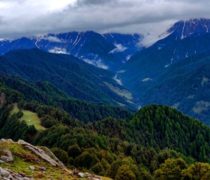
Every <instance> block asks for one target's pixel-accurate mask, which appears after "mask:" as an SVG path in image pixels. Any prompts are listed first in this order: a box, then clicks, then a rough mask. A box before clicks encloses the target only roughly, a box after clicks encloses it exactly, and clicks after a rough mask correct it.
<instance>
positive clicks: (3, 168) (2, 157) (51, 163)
mask: <svg viewBox="0 0 210 180" xmlns="http://www.w3.org/2000/svg"><path fill="white" fill-rule="evenodd" d="M14 147H15V148H14ZM18 148H19V149H20V151H23V152H25V151H27V152H29V153H30V154H21V153H19V152H17V149H18ZM14 149H16V152H15V150H14ZM17 156H18V158H19V159H20V158H21V160H22V162H23V163H25V164H27V163H28V165H27V166H25V167H24V168H25V169H23V172H31V174H30V175H26V174H27V173H23V172H16V170H15V169H14V167H15V166H19V165H16V164H15V163H17V162H16V158H17ZM29 157H30V158H31V159H29V160H28V159H27V158H29ZM32 157H33V158H32ZM34 157H35V158H34ZM24 158H26V159H24ZM43 164H45V165H46V167H45V166H42V165H43ZM10 167H11V168H10ZM50 173H52V175H51V176H50V179H62V180H63V179H64V180H65V179H68V180H71V179H72V180H73V179H81V178H82V179H89V180H103V179H104V178H102V177H100V176H96V175H93V174H90V173H83V172H80V171H78V170H73V171H71V170H69V169H68V168H66V166H65V165H64V164H63V163H62V162H61V161H60V160H59V159H58V158H57V157H56V156H55V155H54V154H53V153H52V152H51V151H50V150H49V149H48V148H46V147H37V146H33V145H31V144H29V143H27V142H25V141H23V140H19V141H18V142H14V141H13V140H11V139H8V140H6V139H1V140H0V180H32V179H49V174H50ZM53 173H56V176H54V175H55V174H53ZM28 174H29V173H28ZM35 176H36V177H35ZM106 179H109V178H106Z"/></svg>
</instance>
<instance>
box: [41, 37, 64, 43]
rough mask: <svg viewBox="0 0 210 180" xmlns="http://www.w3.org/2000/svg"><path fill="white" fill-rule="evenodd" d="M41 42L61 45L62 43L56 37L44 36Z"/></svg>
mask: <svg viewBox="0 0 210 180" xmlns="http://www.w3.org/2000/svg"><path fill="white" fill-rule="evenodd" d="M42 40H47V41H49V42H55V43H63V41H62V40H61V39H59V38H58V37H56V36H45V37H43V38H42Z"/></svg>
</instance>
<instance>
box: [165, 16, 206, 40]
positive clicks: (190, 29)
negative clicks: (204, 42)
mask: <svg viewBox="0 0 210 180" xmlns="http://www.w3.org/2000/svg"><path fill="white" fill-rule="evenodd" d="M167 32H168V33H170V34H172V35H173V37H175V39H176V40H179V39H185V38H188V37H192V36H201V35H204V34H206V33H210V19H206V18H199V19H189V20H181V21H178V22H176V23H175V24H174V25H173V26H172V27H171V28H169V30H168V31H167Z"/></svg>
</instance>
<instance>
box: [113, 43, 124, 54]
mask: <svg viewBox="0 0 210 180" xmlns="http://www.w3.org/2000/svg"><path fill="white" fill-rule="evenodd" d="M114 45H115V47H116V48H115V49H113V50H112V51H110V54H114V53H120V52H124V51H125V50H126V49H127V47H125V46H123V45H122V44H114Z"/></svg>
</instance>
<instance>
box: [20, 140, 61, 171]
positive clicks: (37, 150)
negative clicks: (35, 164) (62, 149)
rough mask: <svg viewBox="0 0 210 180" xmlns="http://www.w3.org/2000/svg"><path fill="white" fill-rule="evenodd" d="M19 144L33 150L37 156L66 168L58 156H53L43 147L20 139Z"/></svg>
mask: <svg viewBox="0 0 210 180" xmlns="http://www.w3.org/2000/svg"><path fill="white" fill-rule="evenodd" d="M18 144H20V145H22V146H24V148H26V149H28V150H30V151H32V152H33V153H34V154H36V155H37V156H39V157H40V158H42V159H43V160H45V161H46V162H48V163H50V164H51V165H52V166H55V167H56V166H57V167H61V168H65V166H64V164H63V163H62V162H61V161H60V160H58V158H56V157H55V156H54V157H53V158H52V157H51V156H49V155H48V154H47V153H46V152H45V151H44V150H43V149H41V148H39V147H36V146H33V145H31V144H29V143H27V142H25V141H23V140H19V141H18Z"/></svg>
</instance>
